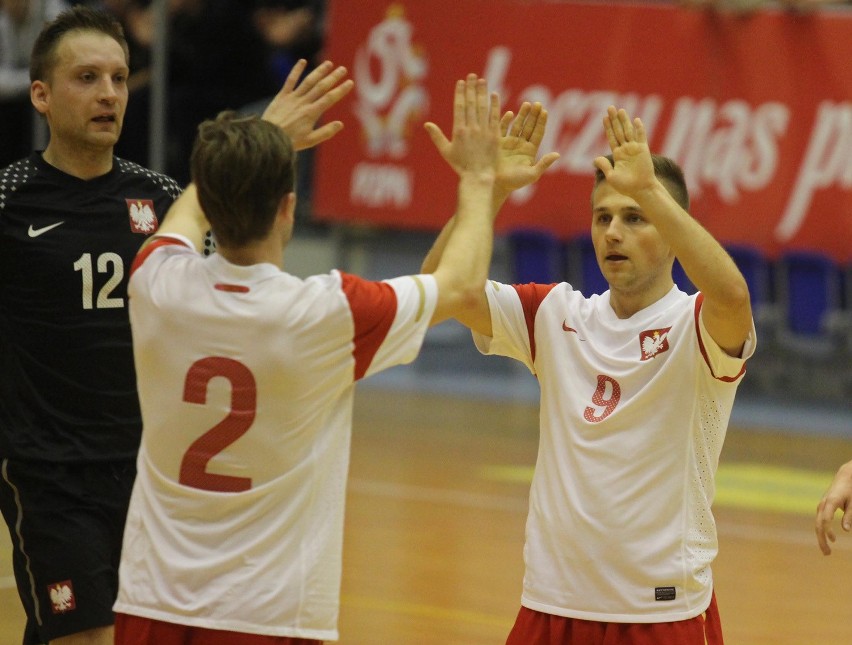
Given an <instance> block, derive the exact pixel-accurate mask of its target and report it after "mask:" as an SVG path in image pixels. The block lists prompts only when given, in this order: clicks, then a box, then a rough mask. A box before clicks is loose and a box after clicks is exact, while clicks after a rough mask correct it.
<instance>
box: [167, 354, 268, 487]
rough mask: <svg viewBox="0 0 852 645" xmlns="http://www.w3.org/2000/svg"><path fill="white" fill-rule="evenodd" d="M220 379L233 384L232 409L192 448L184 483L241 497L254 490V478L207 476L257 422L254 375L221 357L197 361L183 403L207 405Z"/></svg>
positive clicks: (182, 477) (182, 470)
mask: <svg viewBox="0 0 852 645" xmlns="http://www.w3.org/2000/svg"><path fill="white" fill-rule="evenodd" d="M217 376H219V377H223V378H226V379H228V381H229V382H230V384H231V409H230V411H229V412H228V416H226V417H225V418H224V419H222V421H220V422H219V423H217V424H216V425H215V426H213V427H212V428H210V429H209V430H208V431H207V432H205V433H204V434H203V435H201V436H200V437H198V439H196V440H195V441H193V442H192V445H190V446H189V448H188V449H187V451H186V453H185V454H184V456H183V460H182V461H181V464H180V479H179V481H180V483H181V484H183V485H185V486H191V487H193V488H200V489H201V490H209V491H215V492H221V493H237V492H241V491H246V490H249V489H250V488H251V484H252V482H251V478H250V477H234V476H232V475H219V474H216V473H210V472H207V464H208V462H209V461H210V460H211V459H213V457H215V456H216V455H218V454H219V453H220V452H222V451H223V450H225V448H227V447H228V446H230V445H231V444H232V443H234V442H235V441H236V440H237V439H239V438H240V437H242V436H243V435H244V434H245V433H246V432H248V429H249V428H250V427H251V424H252V423H253V422H254V417H255V412H256V410H257V385H256V383H255V380H254V376H253V375H252V373H251V371H250V370H249V369H248V368H247V367H246V366H245V365H243V364H242V363H240V362H238V361H235V360H233V359H230V358H224V357H221V356H210V357H207V358H203V359H201V360H199V361H196V362H195V363H193V364H192V367H190V368H189V371H188V372H187V374H186V380H185V381H184V386H183V400H184V401H186V402H187V403H198V404H201V405H203V404H205V403H206V402H207V386H208V384H209V383H210V381H211V380H212V379H214V378H216V377H217Z"/></svg>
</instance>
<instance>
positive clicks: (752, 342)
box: [698, 308, 757, 378]
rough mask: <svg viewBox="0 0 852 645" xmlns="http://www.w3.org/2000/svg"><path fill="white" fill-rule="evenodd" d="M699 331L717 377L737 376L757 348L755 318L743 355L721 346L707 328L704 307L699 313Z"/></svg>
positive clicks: (710, 364)
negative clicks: (731, 352) (729, 351)
mask: <svg viewBox="0 0 852 645" xmlns="http://www.w3.org/2000/svg"><path fill="white" fill-rule="evenodd" d="M698 333H699V339H700V341H701V346H702V347H703V348H704V350H705V351H704V356H705V359H706V360H707V365H708V367H709V368H710V371H711V372H712V373H713V376H715V377H716V378H736V377H738V376H739V375H740V374H741V373H742V370H743V365H744V363H745V361H747V360H748V359H749V358H751V357H752V356H753V355H754V350H755V349H756V348H757V332H756V331H755V328H754V320H752V322H751V331H750V332H749V334H748V338H747V339H746V342H745V346H744V347H743V351H742V355H741V356H739V357H737V356H731V355H730V354H728V353H727V352H726V351H725V350H724V349H722V348H721V347H719V345H718V344H717V343H716V341H715V340H713V337H712V336H711V335H710V333H709V332H708V331H707V328H706V327H705V326H704V309H703V308H702V309H701V311H700V312H699V314H698Z"/></svg>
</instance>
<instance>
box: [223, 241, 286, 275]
mask: <svg viewBox="0 0 852 645" xmlns="http://www.w3.org/2000/svg"><path fill="white" fill-rule="evenodd" d="M216 251H217V253H219V254H220V255H222V257H224V258H225V259H226V260H227V261H228V262H230V263H231V264H236V265H237V266H252V265H255V264H274V265H275V266H277V267H278V268H279V269H280V268H281V267H282V263H283V259H284V249H283V248H281V244H280V242H278V241H277V240H276V239H274V238H272V237H268V238H266V239H265V240H261V241H260V242H255V243H253V244H247V245H245V246H241V247H238V248H229V247H227V246H222V244H219V245H218V246H217V248H216Z"/></svg>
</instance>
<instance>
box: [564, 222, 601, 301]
mask: <svg viewBox="0 0 852 645" xmlns="http://www.w3.org/2000/svg"><path fill="white" fill-rule="evenodd" d="M565 249H566V250H565V259H566V273H567V280H568V282H570V283H571V285H572V286H573V287H574V288H575V289H579V290H580V292H581V293H582V294H583V295H584V296H586V297H587V298H588V297H589V296H591V295H592V294H595V293H597V294H601V293H603V292H604V291H606V290H607V289H609V285H608V284H607V282H606V279H605V278H604V276H603V274H602V273H601V269H600V267H599V266H598V260H597V258H596V257H595V247H594V246H593V245H592V237H591V235H580V236H578V237H575V238H573V239H571V240H570V241H568V242H567V243H566V245H565Z"/></svg>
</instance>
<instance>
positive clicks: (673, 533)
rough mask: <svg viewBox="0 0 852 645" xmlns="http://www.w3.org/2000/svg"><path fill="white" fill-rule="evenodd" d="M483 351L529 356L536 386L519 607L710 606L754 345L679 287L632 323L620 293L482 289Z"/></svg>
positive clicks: (654, 610)
mask: <svg viewBox="0 0 852 645" xmlns="http://www.w3.org/2000/svg"><path fill="white" fill-rule="evenodd" d="M486 293H487V296H488V302H489V306H490V309H491V318H492V325H493V337H492V338H487V337H484V336H481V335H477V334H474V339H475V341H476V343H477V347H478V348H479V349H480V351H482V352H483V353H488V354H500V355H504V356H509V357H512V358H515V359H517V360H519V361H521V362H522V363H524V364H525V365H526V366H527V367H528V368H529V369H530V370H531V371H532V372H533V373H534V374H535V375H536V376H537V378H538V381H539V384H540V387H541V423H540V425H541V436H540V444H539V451H538V458H537V461H536V467H535V474H534V476H533V481H532V488H531V494H530V502H529V504H530V508H529V515H528V518H527V528H526V545H525V550H524V560H525V566H526V572H525V576H524V590H523V596H522V600H521V602H522V604H523V605H524V606H526V607H528V608H530V609H534V610H537V611H541V612H545V613H549V614H555V615H559V616H568V617H573V618H580V619H585V620H595V621H603V622H630V623H640V622H668V621H676V620H684V619H688V618H692V617H694V616H697V615H699V614H701V613H702V612H703V611H704V610H705V609H706V608H707V606H708V605H709V603H710V598H711V594H712V590H713V589H712V588H713V581H712V574H711V570H710V563H711V562H712V561H713V559H714V558H715V556H716V552H717V539H716V526H715V522H714V519H713V515H712V513H711V510H710V506H711V503H712V501H713V495H714V490H715V486H714V477H715V472H716V467H717V464H718V459H719V453H720V451H721V448H722V442H723V440H724V438H725V432H726V429H727V425H728V419H729V416H730V413H731V408H732V406H733V401H734V392H735V390H736V388H737V385H738V383H739V380H740V377H741V376H742V374H743V372H744V371H745V369H744V366H745V359H746V358H748V357H749V356H750V355H751V353H752V352H753V351H754V342H753V339H754V330H753V329H752V335H751V337H750V339H749V341H748V342H747V344H746V347H745V349H744V351H743V357H742V358H732V357H730V356H728V355H727V354H726V353H725V352H724V351H723V350H722V349H721V348H720V347H718V345H716V343H715V342H714V341H713V340H712V338H710V336H709V334H708V333H707V331H706V330H705V328H704V325H703V323H702V321H701V303H702V296H701V295H700V294H696V295H693V296H688V295H687V294H685V293H683V292H681V291H679V290H678V289H677V288H676V287H674V288H672V290H671V291H670V292H669V293H668V294H667V295H666V296H664V297H663V298H662V299H660V300H658V301H657V302H655V303H654V304H652V305H651V306H649V307H647V308H645V309H643V310H641V311H639V312H637V313H636V314H635V315H633V316H631V317H630V318H628V319H624V320H621V319H619V318H618V317H617V316H616V315H615V312H614V311H613V310H612V307H611V306H610V302H609V292H606V293H604V294H603V295H601V296H592V297H591V298H585V297H584V296H583V295H582V294H581V293H580V292H579V291H576V290H574V289H573V288H572V287H571V286H570V285H569V284H566V283H562V284H557V285H532V284H530V285H516V286H511V285H505V284H499V283H495V282H491V283H489V284H488V285H487V286H486Z"/></svg>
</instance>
